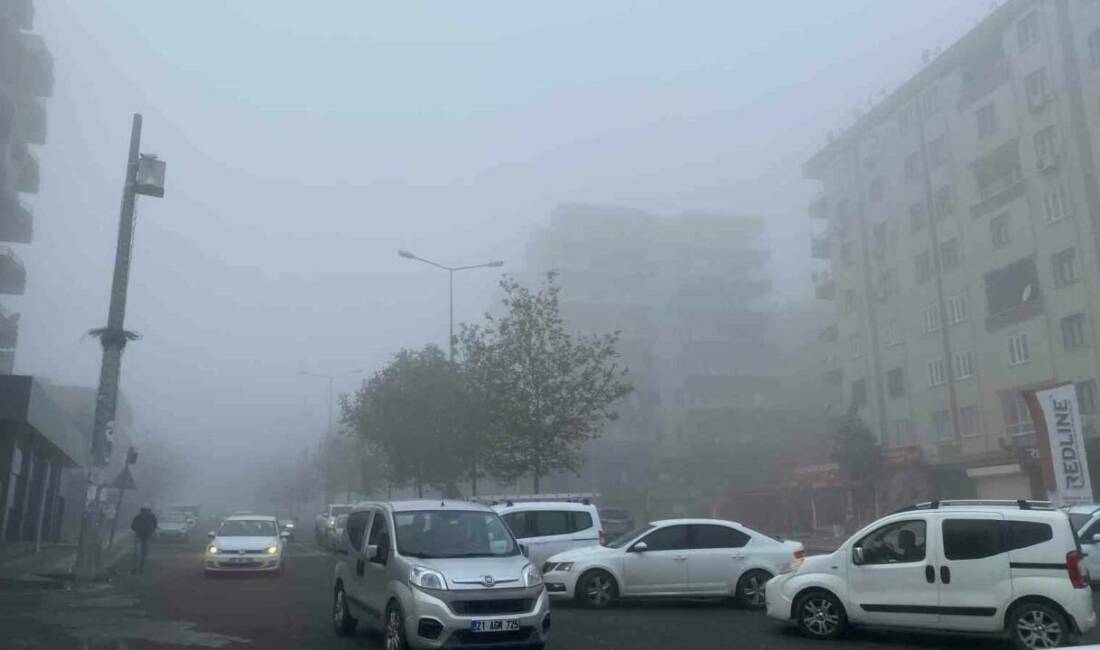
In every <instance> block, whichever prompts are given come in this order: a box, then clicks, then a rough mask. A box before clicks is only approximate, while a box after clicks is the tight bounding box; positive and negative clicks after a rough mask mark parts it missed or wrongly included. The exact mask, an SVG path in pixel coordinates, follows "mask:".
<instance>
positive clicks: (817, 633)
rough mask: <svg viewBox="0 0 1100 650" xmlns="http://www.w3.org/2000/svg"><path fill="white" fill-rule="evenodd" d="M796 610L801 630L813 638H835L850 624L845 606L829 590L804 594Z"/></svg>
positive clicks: (796, 618) (796, 617) (796, 605)
mask: <svg viewBox="0 0 1100 650" xmlns="http://www.w3.org/2000/svg"><path fill="white" fill-rule="evenodd" d="M794 612H795V614H794V615H795V620H796V621H797V623H798V629H799V631H800V632H802V634H803V635H805V636H807V637H809V638H811V639H835V638H837V637H838V636H840V635H841V634H843V633H844V628H845V627H847V626H848V615H847V614H846V613H845V612H844V606H843V605H841V604H840V601H839V600H837V598H836V596H834V595H832V594H830V593H829V592H827V591H811V592H810V593H808V594H805V595H803V596H802V597H800V598H799V599H798V601H797V603H796V604H795V606H794Z"/></svg>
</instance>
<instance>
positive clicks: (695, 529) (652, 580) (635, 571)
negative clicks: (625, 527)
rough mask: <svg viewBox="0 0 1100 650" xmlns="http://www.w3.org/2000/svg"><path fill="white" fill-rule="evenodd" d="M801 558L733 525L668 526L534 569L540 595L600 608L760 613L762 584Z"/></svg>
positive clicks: (794, 545)
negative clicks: (714, 604)
mask: <svg viewBox="0 0 1100 650" xmlns="http://www.w3.org/2000/svg"><path fill="white" fill-rule="evenodd" d="M804 555H805V549H804V548H803V546H802V544H801V543H799V542H791V541H781V540H776V539H773V538H771V537H768V536H767V535H765V534H763V533H759V532H757V531H755V530H752V529H751V528H748V527H746V526H742V525H741V524H739V523H737V522H733V521H724V520H720V519H668V520H664V521H654V522H652V523H649V524H646V525H645V526H642V527H640V528H637V529H635V530H632V531H630V532H628V533H626V534H625V535H622V536H621V537H619V538H618V539H616V540H613V541H612V542H610V543H608V544H607V546H592V547H589V548H582V549H576V550H572V551H566V552H564V553H559V554H557V555H554V556H553V557H551V558H550V559H549V560H547V561H546V563H545V564H544V565H543V567H542V572H543V579H544V580H545V582H546V590H547V592H548V593H550V594H551V595H552V596H555V597H558V598H573V599H576V600H577V601H578V602H579V603H581V604H582V605H584V606H586V607H591V608H595V609H600V608H603V607H607V606H608V605H610V604H611V603H612V602H613V601H615V600H616V599H618V598H647V597H648V598H652V597H661V598H667V597H689V598H712V597H717V598H723V597H733V598H735V599H736V600H737V601H738V602H740V603H741V604H742V605H744V606H746V607H749V608H753V609H760V608H762V607H763V606H764V585H765V584H766V583H767V582H768V580H770V579H771V577H772V576H774V575H776V574H778V573H779V572H780V571H782V570H783V568H784V567H785V566H786V565H787V564H789V563H790V562H792V561H794V560H796V559H798V558H801V557H803V556H804Z"/></svg>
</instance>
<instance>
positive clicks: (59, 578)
mask: <svg viewBox="0 0 1100 650" xmlns="http://www.w3.org/2000/svg"><path fill="white" fill-rule="evenodd" d="M133 539H134V534H133V533H132V532H131V531H128V530H127V531H123V532H121V533H119V534H116V535H115V541H114V543H113V544H112V545H111V546H110V547H107V548H104V549H103V572H104V574H106V575H112V574H113V573H114V570H115V567H116V565H117V564H118V563H119V562H120V561H121V560H122V559H123V558H125V557H126V554H127V553H128V552H129V550H130V548H131V547H132V546H133ZM75 564H76V544H42V546H41V548H40V549H39V551H38V552H37V553H36V552H35V549H34V543H33V542H16V543H9V544H4V545H0V589H11V588H27V587H34V586H39V587H43V588H49V587H50V586H55V585H56V583H59V582H66V581H67V578H66V577H67V576H69V575H71V574H72V571H73V566H75Z"/></svg>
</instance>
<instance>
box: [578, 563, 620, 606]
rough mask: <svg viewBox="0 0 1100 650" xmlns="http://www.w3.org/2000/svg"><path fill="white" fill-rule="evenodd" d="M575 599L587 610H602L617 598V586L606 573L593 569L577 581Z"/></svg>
mask: <svg viewBox="0 0 1100 650" xmlns="http://www.w3.org/2000/svg"><path fill="white" fill-rule="evenodd" d="M575 597H576V599H577V602H579V603H580V604H581V605H583V606H585V607H587V608H589V609H604V608H605V607H607V606H608V605H610V604H611V603H612V602H614V601H615V599H616V598H618V597H619V585H618V583H616V582H615V578H614V577H613V576H612V575H611V574H610V573H608V572H607V571H603V570H602V569H593V570H591V571H588V572H586V573H585V574H584V575H582V576H581V577H580V579H579V580H577V592H576V595H575Z"/></svg>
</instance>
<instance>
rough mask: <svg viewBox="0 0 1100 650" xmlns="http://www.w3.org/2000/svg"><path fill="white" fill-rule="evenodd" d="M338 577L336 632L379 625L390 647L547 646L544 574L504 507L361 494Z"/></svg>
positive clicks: (342, 545) (340, 551) (342, 543)
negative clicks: (500, 510) (371, 498)
mask: <svg viewBox="0 0 1100 650" xmlns="http://www.w3.org/2000/svg"><path fill="white" fill-rule="evenodd" d="M336 553H337V557H338V558H340V559H339V560H338V562H337V564H336V570H335V573H334V576H333V586H332V597H333V601H332V603H333V605H332V619H333V624H334V626H335V629H336V633H337V634H340V635H350V634H352V633H354V632H355V629H356V627H357V626H358V625H359V624H363V625H364V626H366V627H370V628H374V629H378V630H381V631H382V632H383V634H384V635H385V646H386V648H387V650H403V649H405V648H442V647H447V648H463V647H484V646H489V647H494V648H495V647H526V648H542V647H543V645H544V644H545V642H546V639H547V637H548V635H549V632H550V607H549V599H548V597H547V595H546V591H545V589H544V588H543V583H542V575H541V573H540V572H539V569H538V567H536V566H535V565H534V564H532V563H531V561H530V560H529V559H528V558H527V556H526V555H525V553H524V549H523V548H522V547H521V546H520V544H519V543H518V542H517V541H516V539H515V537H514V536H513V535H512V532H511V531H510V530H509V529H508V526H507V525H505V523H504V521H503V520H502V519H501V518H500V515H498V514H497V513H496V512H494V511H493V510H492V509H491V508H489V507H488V506H484V505H480V504H477V503H470V502H465V501H447V500H444V501H435V500H432V501H427V500H417V501H381V502H371V503H362V504H359V505H357V506H355V507H354V508H353V510H352V512H351V514H349V515H348V519H347V523H346V526H345V529H344V535H343V538H342V539H340V540H339V543H338V545H337V548H336Z"/></svg>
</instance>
